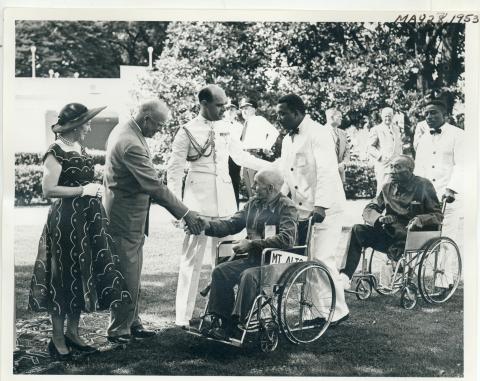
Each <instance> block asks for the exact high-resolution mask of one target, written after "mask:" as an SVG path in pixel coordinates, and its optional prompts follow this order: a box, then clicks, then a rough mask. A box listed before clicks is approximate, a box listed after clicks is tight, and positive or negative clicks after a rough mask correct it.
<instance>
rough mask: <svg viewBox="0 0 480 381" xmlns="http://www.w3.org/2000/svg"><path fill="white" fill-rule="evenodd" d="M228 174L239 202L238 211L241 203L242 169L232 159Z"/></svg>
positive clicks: (230, 159)
mask: <svg viewBox="0 0 480 381" xmlns="http://www.w3.org/2000/svg"><path fill="white" fill-rule="evenodd" d="M228 174H229V175H230V178H231V179H232V185H233V192H234V193H235V200H236V201H237V209H238V205H239V203H240V167H239V166H238V165H237V164H235V162H234V161H233V160H232V158H231V157H229V158H228Z"/></svg>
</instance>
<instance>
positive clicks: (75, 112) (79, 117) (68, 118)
mask: <svg viewBox="0 0 480 381" xmlns="http://www.w3.org/2000/svg"><path fill="white" fill-rule="evenodd" d="M106 108H107V106H103V107H96V108H92V109H88V108H87V107H86V106H84V105H82V104H81V103H69V104H68V105H66V106H65V107H64V108H62V110H61V111H60V114H58V121H57V123H55V124H54V125H53V126H52V131H53V132H67V131H70V130H73V129H74V128H75V127H79V126H81V125H82V124H84V123H86V122H88V121H89V120H90V119H93V118H94V117H95V116H96V115H97V114H98V113H100V112H101V111H102V110H105V109H106Z"/></svg>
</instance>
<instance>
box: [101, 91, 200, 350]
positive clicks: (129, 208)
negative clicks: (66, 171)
mask: <svg viewBox="0 0 480 381" xmlns="http://www.w3.org/2000/svg"><path fill="white" fill-rule="evenodd" d="M168 115H169V110H168V108H167V106H166V105H165V103H164V102H162V101H159V100H152V101H149V102H146V103H143V104H142V105H141V106H140V109H139V111H138V113H137V114H136V115H135V117H132V118H131V119H130V120H129V121H128V122H127V123H126V124H125V125H122V126H117V127H115V128H114V129H113V131H112V133H111V134H110V136H109V138H108V141H107V154H106V161H105V175H104V185H105V196H104V200H103V202H104V206H105V210H106V211H107V215H108V217H109V220H110V234H111V235H112V238H113V241H114V246H115V247H114V249H115V251H116V253H117V255H118V256H119V258H120V268H121V270H122V274H123V275H124V276H125V280H126V283H127V287H128V291H129V292H130V294H131V295H132V299H133V303H132V305H129V306H125V307H124V308H122V309H117V310H115V311H112V312H111V315H110V325H109V327H108V330H107V333H108V339H109V341H111V342H114V343H126V342H128V341H129V340H130V339H131V337H132V336H134V337H137V338H145V337H149V336H153V335H154V334H155V333H154V331H148V330H146V329H144V328H143V325H142V322H141V320H140V317H139V316H138V299H139V295H140V275H141V269H142V259H143V244H144V241H145V235H148V212H149V208H150V202H151V201H153V202H156V203H158V204H159V205H161V206H163V207H164V208H166V209H167V210H168V211H169V212H170V213H171V214H172V215H173V216H174V217H175V218H177V219H183V220H184V221H185V223H186V224H187V226H189V228H190V227H191V228H192V229H193V230H195V231H197V232H200V230H199V228H200V224H199V223H198V221H197V217H198V215H197V213H196V212H193V211H190V210H189V209H188V208H187V207H186V206H185V205H184V204H183V203H182V202H181V201H180V200H179V199H177V197H175V195H174V194H173V193H172V192H170V191H169V190H168V188H167V187H166V186H165V185H164V184H163V183H162V181H161V180H160V178H159V177H158V175H157V172H156V170H155V168H154V167H153V164H152V161H151V157H150V152H149V149H148V145H147V142H146V140H145V138H151V137H153V136H154V135H155V133H157V132H158V131H160V130H161V128H162V124H163V123H165V122H166V121H167V119H168Z"/></svg>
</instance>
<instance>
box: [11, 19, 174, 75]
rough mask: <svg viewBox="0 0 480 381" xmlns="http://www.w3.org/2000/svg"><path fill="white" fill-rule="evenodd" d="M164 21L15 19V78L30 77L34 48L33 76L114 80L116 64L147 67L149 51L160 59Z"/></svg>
mask: <svg viewBox="0 0 480 381" xmlns="http://www.w3.org/2000/svg"><path fill="white" fill-rule="evenodd" d="M167 25H168V23H166V22H123V21H113V22H110V21H23V20H22V21H17V22H16V24H15V28H16V33H15V42H16V56H15V61H16V62H15V75H16V76H17V77H28V76H31V52H30V47H31V46H32V45H35V46H36V48H37V50H36V63H37V65H36V72H37V76H39V77H48V75H49V74H48V71H49V70H50V69H52V70H54V71H55V72H58V73H60V75H61V76H62V77H72V76H73V74H74V73H75V72H78V73H79V75H80V76H81V77H97V78H115V77H118V76H119V74H120V65H146V64H147V63H148V53H147V47H148V46H152V47H153V49H154V53H155V54H156V55H160V53H161V51H162V48H163V42H164V40H165V31H166V28H167Z"/></svg>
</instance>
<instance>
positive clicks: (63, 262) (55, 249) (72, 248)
mask: <svg viewBox="0 0 480 381" xmlns="http://www.w3.org/2000/svg"><path fill="white" fill-rule="evenodd" d="M48 154H52V155H53V156H54V157H55V159H56V160H57V161H58V162H59V163H60V164H61V166H62V171H61V174H60V178H59V180H58V185H61V186H66V187H78V186H80V185H86V184H88V183H90V182H92V181H93V176H94V167H93V161H92V158H91V157H90V156H88V155H87V154H86V152H85V150H84V149H83V147H82V153H81V154H80V153H78V152H76V151H69V152H66V151H64V150H62V148H61V147H60V146H59V145H58V144H56V143H53V144H52V145H51V146H50V147H49V149H48V151H47V152H46V154H45V156H44V160H45V158H46V157H47V155H48ZM107 229H108V220H107V216H106V214H105V210H104V208H103V206H102V203H101V199H100V198H97V197H90V196H84V197H80V196H75V197H67V198H58V199H55V201H54V202H53V204H52V206H51V207H50V210H49V212H48V218H47V223H46V224H45V227H44V229H43V233H42V236H41V238H40V243H39V246H38V255H37V260H36V261H35V267H34V270H33V276H32V282H31V286H30V295H29V301H28V306H29V309H30V310H33V311H38V312H47V311H48V312H50V313H54V314H65V313H67V314H68V313H78V312H80V311H86V312H91V311H96V310H102V309H109V308H112V309H115V308H117V307H119V306H120V304H122V303H131V295H130V293H129V292H128V291H126V290H127V288H126V285H125V280H124V278H123V276H122V274H121V272H120V271H119V270H118V269H119V259H118V256H117V255H115V253H113V252H112V248H113V246H112V238H111V236H110V235H109V234H108V232H107Z"/></svg>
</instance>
